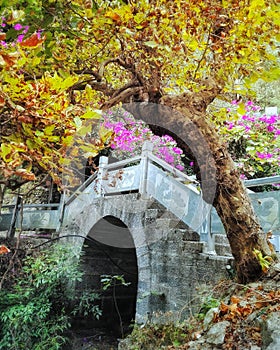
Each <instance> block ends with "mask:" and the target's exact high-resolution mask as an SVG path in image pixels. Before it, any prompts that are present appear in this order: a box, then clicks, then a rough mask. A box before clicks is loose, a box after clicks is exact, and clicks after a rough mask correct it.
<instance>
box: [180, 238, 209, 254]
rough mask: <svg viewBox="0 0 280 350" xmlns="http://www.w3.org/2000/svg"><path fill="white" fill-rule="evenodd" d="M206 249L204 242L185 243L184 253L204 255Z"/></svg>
mask: <svg viewBox="0 0 280 350" xmlns="http://www.w3.org/2000/svg"><path fill="white" fill-rule="evenodd" d="M204 247H205V243H204V242H192V241H185V242H184V244H183V251H184V252H188V253H203V251H204Z"/></svg>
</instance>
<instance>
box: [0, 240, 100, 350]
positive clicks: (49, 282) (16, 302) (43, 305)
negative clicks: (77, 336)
mask: <svg viewBox="0 0 280 350" xmlns="http://www.w3.org/2000/svg"><path fill="white" fill-rule="evenodd" d="M72 250H73V249H72ZM72 250H70V247H69V248H68V247H66V246H61V245H57V244H56V245H55V246H53V248H52V249H50V250H48V251H43V252H41V253H39V254H38V255H37V256H29V257H28V258H26V259H25V260H24V261H23V268H22V271H21V274H20V276H19V279H18V281H17V283H16V284H14V285H13V286H12V287H11V288H10V289H9V290H5V289H2V290H1V291H0V298H1V304H0V349H9V350H21V349H32V350H57V349H60V348H61V346H62V344H64V343H65V342H66V337H65V335H64V334H65V331H66V330H67V329H68V328H69V327H70V317H71V313H72V312H77V311H78V312H82V313H83V314H85V313H86V314H88V313H89V312H92V313H93V314H94V316H96V317H98V316H99V315H100V310H99V309H98V308H97V307H96V305H95V304H94V302H95V301H96V298H97V295H96V294H95V293H93V294H89V293H88V292H87V291H86V293H87V294H85V296H84V297H83V296H82V297H81V298H80V295H79V302H77V299H78V298H77V295H76V292H75V288H73V286H74V285H75V284H76V282H78V281H81V278H82V272H81V271H80V270H79V261H78V259H77V257H76V256H75V255H74V253H73V252H72ZM80 299H81V300H80ZM81 301H82V303H81Z"/></svg>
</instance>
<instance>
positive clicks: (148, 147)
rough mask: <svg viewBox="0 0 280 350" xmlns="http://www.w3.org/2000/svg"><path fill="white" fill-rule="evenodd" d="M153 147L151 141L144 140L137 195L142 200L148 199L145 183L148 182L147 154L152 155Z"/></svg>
mask: <svg viewBox="0 0 280 350" xmlns="http://www.w3.org/2000/svg"><path fill="white" fill-rule="evenodd" d="M153 148H154V145H153V143H152V142H151V141H149V140H146V141H145V142H144V144H143V146H142V153H141V162H140V169H141V170H140V171H141V173H140V183H139V193H140V194H141V196H142V198H143V199H147V198H148V193H147V181H148V166H149V158H148V156H149V153H152V151H153Z"/></svg>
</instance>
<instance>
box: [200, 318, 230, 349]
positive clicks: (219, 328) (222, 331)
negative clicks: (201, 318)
mask: <svg viewBox="0 0 280 350" xmlns="http://www.w3.org/2000/svg"><path fill="white" fill-rule="evenodd" d="M229 326H230V322H228V321H223V322H218V323H215V324H214V325H213V326H212V327H211V328H210V329H209V331H208V332H207V335H206V340H207V342H208V343H209V344H212V345H222V344H223V343H224V340H225V336H226V329H227V327H229Z"/></svg>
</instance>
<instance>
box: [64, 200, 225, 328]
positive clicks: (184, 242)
mask: <svg viewBox="0 0 280 350" xmlns="http://www.w3.org/2000/svg"><path fill="white" fill-rule="evenodd" d="M89 197H90V196H87V198H86V199H85V200H83V198H81V201H77V200H75V201H73V202H72V203H71V204H70V205H69V206H68V208H67V212H66V215H65V220H64V227H63V228H62V231H61V235H64V234H77V235H79V236H82V237H85V238H86V237H87V236H88V235H89V234H90V235H93V236H95V235H96V233H95V227H96V225H97V224H98V222H100V220H102V219H103V218H104V217H108V216H110V217H111V218H112V217H113V218H115V219H118V220H120V221H121V222H122V223H123V225H124V226H126V227H127V228H128V230H129V232H130V234H131V237H132V240H131V241H129V242H127V240H126V239H125V240H122V235H123V233H122V231H121V229H120V228H118V227H114V226H112V230H109V231H108V232H107V231H106V230H105V229H104V231H106V232H103V231H102V235H100V237H99V236H98V237H99V239H100V240H102V239H105V238H106V239H107V244H112V245H114V244H115V245H117V244H118V242H120V243H121V244H123V245H125V244H128V247H129V245H130V246H131V245H134V246H135V248H136V256H137V267H138V290H137V303H136V315H135V321H136V322H137V323H140V324H141V323H145V322H146V321H147V320H148V319H149V320H150V321H154V322H165V321H164V320H166V321H167V322H168V321H170V320H169V319H168V317H165V316H164V315H165V314H166V313H168V314H169V317H170V315H171V314H172V315H173V316H172V317H175V319H178V318H181V319H183V318H186V317H187V316H188V315H189V314H190V313H195V312H196V311H197V310H198V308H199V306H200V305H201V299H202V298H203V297H204V295H203V289H204V285H206V284H207V285H214V284H215V283H217V282H218V281H219V280H221V279H224V278H225V277H227V272H226V265H227V264H228V263H229V261H231V260H232V259H231V258H230V257H229V258H228V257H218V256H210V255H208V254H205V253H202V251H203V243H201V242H199V241H198V237H199V236H198V234H197V233H195V232H193V231H192V230H190V229H189V228H188V227H187V226H186V225H184V224H183V223H182V222H180V220H179V219H176V218H175V217H174V215H171V214H170V213H169V212H167V211H166V210H165V209H164V208H162V206H161V205H159V204H158V203H157V202H156V201H151V200H145V199H142V198H141V197H139V194H135V193H134V194H127V195H120V196H114V197H103V198H99V199H96V198H95V199H92V200H89ZM111 231H112V232H111ZM113 231H116V234H114V232H113ZM104 237H105V238H104ZM116 238H117V239H116ZM72 241H73V246H75V249H77V252H79V251H80V250H81V249H82V247H83V244H84V243H85V244H86V242H84V240H83V239H81V238H78V239H75V238H73V239H72ZM103 243H104V242H103ZM105 243H106V242H105ZM112 252H113V251H112ZM112 254H113V255H114V253H112ZM124 260H125V258H124ZM92 262H93V261H91V263H90V266H89V271H87V274H90V270H93V269H94V266H92ZM118 263H119V262H118ZM122 266H125V267H126V268H127V266H129V262H125V261H123V262H122ZM158 315H161V316H160V317H158ZM174 315H175V316H174Z"/></svg>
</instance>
